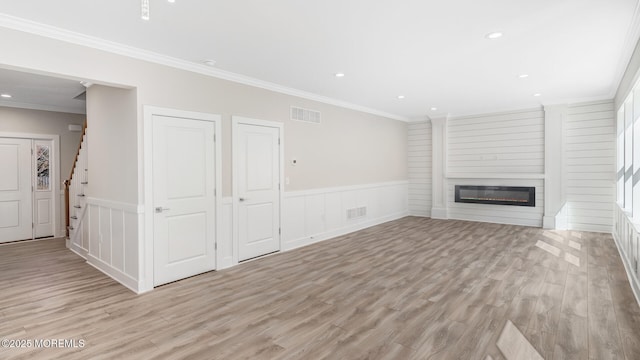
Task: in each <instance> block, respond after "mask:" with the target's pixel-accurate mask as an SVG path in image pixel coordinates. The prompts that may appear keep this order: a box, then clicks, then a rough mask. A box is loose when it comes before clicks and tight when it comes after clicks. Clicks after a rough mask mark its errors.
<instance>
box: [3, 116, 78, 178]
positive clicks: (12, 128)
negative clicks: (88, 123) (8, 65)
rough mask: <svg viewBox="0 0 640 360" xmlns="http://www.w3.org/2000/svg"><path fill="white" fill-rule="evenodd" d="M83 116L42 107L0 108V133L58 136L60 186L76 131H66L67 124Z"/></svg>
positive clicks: (72, 155)
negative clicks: (32, 108) (30, 108)
mask: <svg viewBox="0 0 640 360" xmlns="http://www.w3.org/2000/svg"><path fill="white" fill-rule="evenodd" d="M85 118H86V117H85V115H80V114H68V113H59V112H52V111H42V110H28V109H19V108H10V107H0V132H15V133H33V134H50V135H59V136H60V167H61V169H60V171H59V174H60V186H61V188H63V186H64V185H63V182H64V180H66V179H67V178H68V177H69V174H70V172H71V166H72V164H73V160H74V159H75V156H76V152H77V151H78V145H79V144H80V135H81V133H80V132H72V131H69V124H77V125H82V124H83V123H84V120H85Z"/></svg>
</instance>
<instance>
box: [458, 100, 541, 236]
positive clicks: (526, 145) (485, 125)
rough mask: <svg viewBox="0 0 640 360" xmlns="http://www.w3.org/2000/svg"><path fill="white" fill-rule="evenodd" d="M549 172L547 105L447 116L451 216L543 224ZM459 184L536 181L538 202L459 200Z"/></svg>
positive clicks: (500, 221) (487, 220) (497, 221)
mask: <svg viewBox="0 0 640 360" xmlns="http://www.w3.org/2000/svg"><path fill="white" fill-rule="evenodd" d="M543 174H544V112H543V111H542V110H540V109H533V110H522V111H515V112H508V113H499V114H487V115H478V116H472V117H464V118H457V119H450V120H448V121H447V175H448V179H447V207H448V217H449V218H451V219H459V220H471V221H483V222H494V223H500V224H515V225H528V226H542V216H543V213H544V180H543V179H542V175H543ZM515 177H519V178H517V179H516V178H515ZM455 185H487V186H535V188H536V206H535V207H523V206H506V205H484V204H465V203H456V202H455V200H454V199H455Z"/></svg>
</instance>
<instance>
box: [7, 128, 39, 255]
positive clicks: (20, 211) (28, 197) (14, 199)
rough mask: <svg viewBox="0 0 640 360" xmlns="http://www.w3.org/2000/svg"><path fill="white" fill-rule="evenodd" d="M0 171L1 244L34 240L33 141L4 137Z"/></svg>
mask: <svg viewBox="0 0 640 360" xmlns="http://www.w3.org/2000/svg"><path fill="white" fill-rule="evenodd" d="M0 169H2V171H0V243H3V242H9V241H16V240H26V239H31V238H33V228H32V192H31V184H32V181H31V139H17V138H0Z"/></svg>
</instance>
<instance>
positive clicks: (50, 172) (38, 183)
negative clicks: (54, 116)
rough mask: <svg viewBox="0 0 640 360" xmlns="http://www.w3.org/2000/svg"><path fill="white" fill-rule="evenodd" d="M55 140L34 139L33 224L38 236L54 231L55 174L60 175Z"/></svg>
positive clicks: (50, 233)
mask: <svg viewBox="0 0 640 360" xmlns="http://www.w3.org/2000/svg"><path fill="white" fill-rule="evenodd" d="M55 156H56V154H55V153H54V147H53V141H51V140H34V141H33V165H34V169H33V180H34V183H33V224H34V232H35V237H36V238H42V237H48V236H53V233H54V222H55V213H54V207H53V205H54V199H53V194H54V181H53V179H54V176H58V175H57V173H56V171H55V168H54V164H55V161H54V160H55Z"/></svg>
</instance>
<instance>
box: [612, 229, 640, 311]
mask: <svg viewBox="0 0 640 360" xmlns="http://www.w3.org/2000/svg"><path fill="white" fill-rule="evenodd" d="M612 235H613V240H614V242H615V244H616V248H617V249H618V253H619V254H620V258H622V263H623V264H624V270H625V271H626V272H627V278H628V279H629V284H630V285H631V290H632V292H633V295H634V296H635V297H636V302H637V303H638V305H640V280H639V279H638V277H637V276H636V274H635V272H634V271H633V268H632V266H631V264H630V263H629V257H627V255H626V254H625V253H624V250H622V244H620V239H618V235H617V234H616V232H615V231H612Z"/></svg>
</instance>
